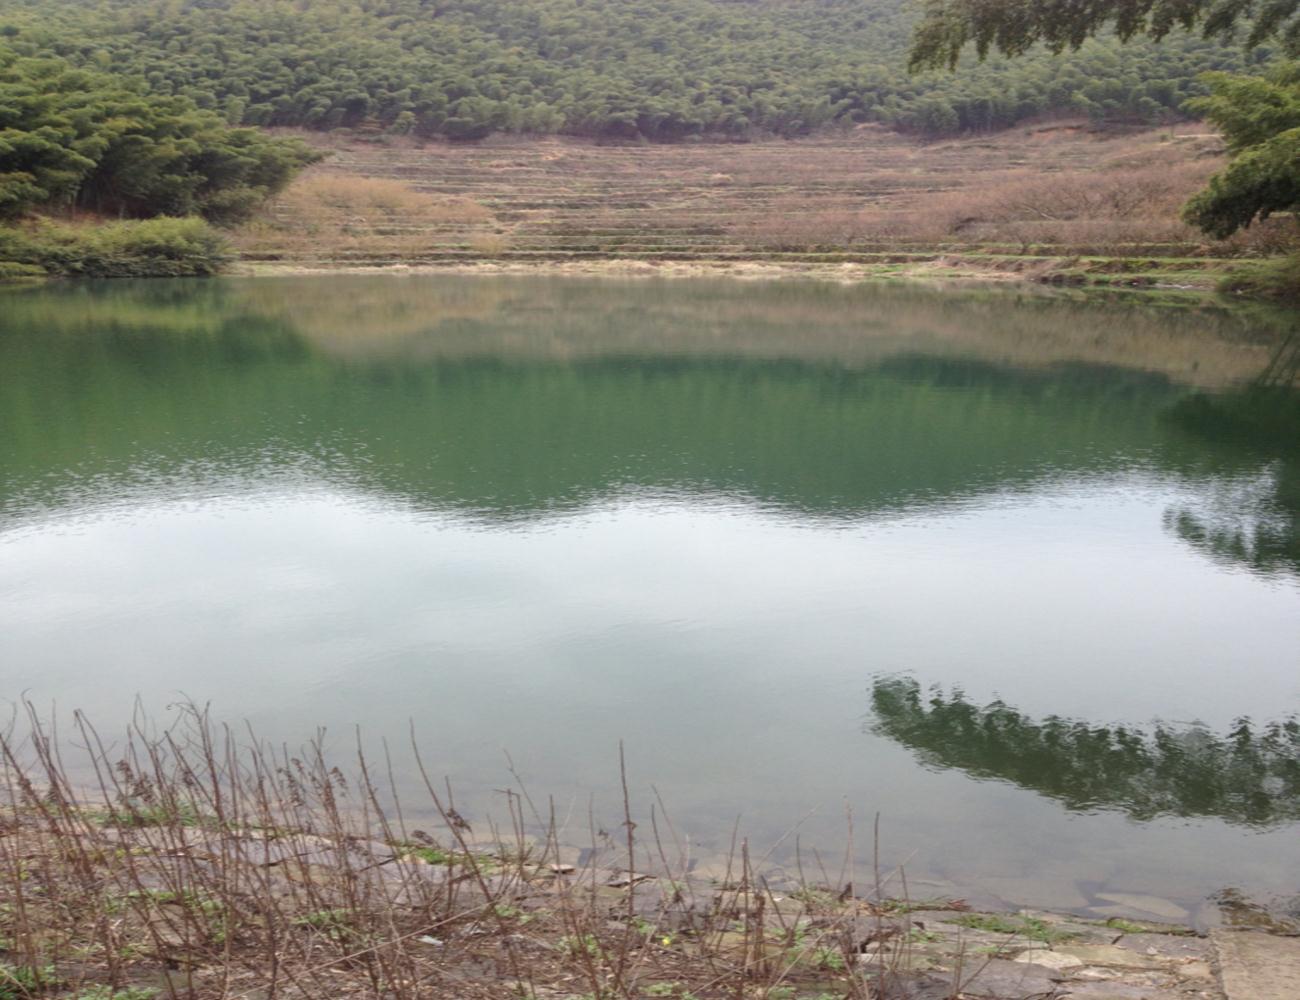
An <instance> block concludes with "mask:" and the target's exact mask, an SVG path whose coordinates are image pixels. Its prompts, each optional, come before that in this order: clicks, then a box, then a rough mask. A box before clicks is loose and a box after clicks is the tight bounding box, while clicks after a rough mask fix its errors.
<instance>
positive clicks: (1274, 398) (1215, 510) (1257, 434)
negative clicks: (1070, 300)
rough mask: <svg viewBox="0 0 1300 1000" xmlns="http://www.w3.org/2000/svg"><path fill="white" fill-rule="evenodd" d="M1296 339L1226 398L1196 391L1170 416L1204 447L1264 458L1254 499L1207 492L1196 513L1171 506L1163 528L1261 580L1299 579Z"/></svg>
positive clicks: (1299, 341) (1299, 352) (1299, 345)
mask: <svg viewBox="0 0 1300 1000" xmlns="http://www.w3.org/2000/svg"><path fill="white" fill-rule="evenodd" d="M1298 383H1300V335H1297V334H1295V333H1293V334H1291V335H1290V336H1289V337H1288V338H1287V339H1286V340H1284V341H1283V342H1282V343H1281V345H1280V346H1279V347H1278V349H1277V351H1276V352H1274V354H1273V357H1272V359H1271V360H1270V361H1269V364H1268V366H1267V367H1266V368H1265V369H1264V371H1262V372H1261V373H1260V374H1259V375H1258V376H1257V377H1255V378H1254V379H1252V380H1251V382H1250V383H1249V384H1247V385H1245V386H1243V387H1242V388H1240V389H1237V390H1235V391H1232V392H1225V393H1219V394H1213V395H1212V394H1209V393H1196V394H1194V395H1192V396H1188V397H1186V398H1185V399H1182V400H1180V401H1179V402H1178V403H1177V404H1176V405H1175V406H1174V407H1173V409H1172V411H1171V413H1170V417H1171V418H1172V420H1173V421H1174V423H1175V424H1176V425H1177V426H1179V427H1180V428H1182V429H1183V430H1185V431H1187V432H1189V433H1191V434H1193V435H1195V436H1196V437H1198V438H1200V439H1201V440H1204V441H1206V442H1208V443H1210V444H1220V445H1222V446H1224V447H1226V448H1230V449H1233V450H1235V451H1238V452H1239V451H1240V450H1241V449H1243V448H1244V449H1246V450H1247V451H1249V452H1250V453H1253V454H1256V455H1258V456H1259V457H1261V458H1263V459H1265V460H1266V461H1267V463H1268V466H1267V477H1266V478H1267V480H1268V481H1267V482H1266V483H1261V484H1260V486H1261V488H1260V489H1259V490H1257V491H1255V492H1254V493H1253V495H1248V496H1247V495H1242V494H1240V493H1239V492H1237V491H1231V490H1230V491H1227V492H1219V493H1215V492H1213V491H1210V492H1209V494H1208V496H1209V497H1210V502H1209V503H1208V504H1206V505H1205V506H1204V507H1202V508H1201V509H1191V508H1187V507H1178V508H1173V509H1170V510H1168V511H1166V512H1165V525H1166V527H1168V528H1169V530H1171V531H1173V532H1174V533H1175V534H1176V535H1177V536H1178V537H1179V538H1181V539H1182V540H1183V541H1185V542H1187V543H1188V544H1190V545H1192V546H1194V547H1195V548H1197V549H1199V550H1200V551H1202V552H1204V553H1205V554H1206V555H1209V556H1210V557H1212V558H1214V559H1218V560H1221V561H1224V562H1229V563H1235V564H1238V565H1243V566H1246V567H1248V568H1249V569H1251V570H1252V571H1254V572H1258V573H1267V574H1278V573H1283V574H1292V575H1300V388H1297V384H1298Z"/></svg>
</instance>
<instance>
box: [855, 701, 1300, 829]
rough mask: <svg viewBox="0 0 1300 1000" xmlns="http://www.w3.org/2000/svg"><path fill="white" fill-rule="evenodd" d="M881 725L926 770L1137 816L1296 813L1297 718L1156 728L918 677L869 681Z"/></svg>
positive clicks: (1247, 818)
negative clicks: (979, 698)
mask: <svg viewBox="0 0 1300 1000" xmlns="http://www.w3.org/2000/svg"><path fill="white" fill-rule="evenodd" d="M871 701H872V708H873V710H874V714H875V721H874V723H873V726H872V728H873V730H874V731H875V732H878V733H880V734H882V735H884V736H887V737H889V738H890V739H892V740H894V741H896V742H898V743H900V744H901V745H903V746H905V747H907V748H909V749H910V750H912V751H914V752H915V753H916V754H917V756H918V757H919V759H920V760H921V762H922V764H924V765H925V766H927V767H930V768H936V769H947V768H958V769H960V770H962V771H965V772H966V773H967V774H969V775H970V776H972V777H974V778H981V779H995V780H1001V781H1008V782H1011V783H1013V784H1016V785H1019V786H1021V787H1022V788H1026V789H1029V790H1031V791H1035V792H1038V793H1039V794H1040V795H1045V796H1047V797H1048V798H1052V799H1055V800H1057V801H1058V802H1061V803H1062V804H1063V805H1064V806H1065V807H1066V808H1067V809H1070V810H1072V811H1087V812H1092V811H1100V810H1116V811H1121V812H1124V813H1126V814H1127V815H1128V816H1130V817H1131V818H1133V819H1138V820H1150V819H1154V818H1156V817H1159V816H1182V817H1217V818H1219V819H1223V820H1226V821H1227V822H1229V823H1235V824H1242V825H1248V826H1255V827H1267V826H1275V825H1278V824H1281V823H1285V822H1289V821H1294V820H1297V819H1300V720H1298V719H1297V718H1296V717H1290V718H1287V719H1283V720H1281V721H1277V722H1270V723H1266V724H1263V725H1260V724H1256V723H1252V721H1251V720H1249V719H1239V720H1238V721H1237V722H1236V723H1235V724H1234V725H1233V726H1232V728H1231V730H1230V731H1228V732H1227V733H1224V734H1219V733H1215V732H1212V731H1211V730H1209V729H1208V728H1206V727H1204V726H1199V725H1190V726H1181V727H1179V726H1169V725H1163V724H1156V725H1155V726H1153V727H1152V728H1151V729H1150V730H1148V731H1144V730H1142V729H1138V728H1134V727H1128V726H1100V725H1092V724H1090V723H1087V722H1082V721H1079V720H1076V719H1067V718H1061V717H1058V716H1048V717H1047V718H1045V719H1041V720H1035V719H1032V718H1030V717H1029V716H1027V715H1024V714H1022V713H1021V712H1018V711H1016V710H1015V709H1014V708H1012V707H1010V706H1009V705H1007V704H1005V703H1004V702H1002V701H994V702H992V703H990V704H988V705H985V706H983V707H981V706H978V705H974V704H972V703H971V702H969V701H967V700H966V698H965V697H964V696H963V694H962V693H961V692H960V691H953V692H952V694H950V695H945V694H944V693H943V692H942V691H940V690H937V689H934V690H931V691H930V692H929V693H928V694H924V693H923V692H922V690H921V686H920V685H919V684H918V683H917V682H916V681H915V680H912V679H911V678H906V677H889V678H881V679H878V680H877V681H876V682H875V683H874V684H873V686H872V692H871Z"/></svg>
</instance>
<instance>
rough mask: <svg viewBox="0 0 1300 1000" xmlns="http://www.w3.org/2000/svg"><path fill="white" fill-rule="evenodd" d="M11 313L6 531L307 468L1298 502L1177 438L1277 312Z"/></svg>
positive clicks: (327, 302) (540, 300) (349, 287)
mask: <svg viewBox="0 0 1300 1000" xmlns="http://www.w3.org/2000/svg"><path fill="white" fill-rule="evenodd" d="M5 307H6V308H5V310H4V313H3V319H2V320H0V421H3V425H4V426H5V428H6V440H5V442H4V443H3V445H0V473H2V474H3V479H2V481H3V484H4V485H3V486H0V504H3V506H4V509H8V510H9V511H10V512H11V513H12V512H14V511H15V510H33V509H35V508H38V507H48V506H55V507H57V506H64V505H74V506H82V505H85V504H94V503H96V502H98V500H99V497H101V496H105V495H113V496H117V497H120V496H121V494H122V493H123V491H124V490H125V491H128V492H129V491H131V490H136V491H137V492H144V493H147V494H148V495H150V496H167V495H175V494H177V493H179V492H194V491H200V492H201V491H203V490H204V489H209V490H210V489H223V490H228V489H231V488H236V489H256V488H259V487H261V486H262V485H264V484H266V483H268V482H274V481H275V480H276V479H277V477H281V478H283V477H284V476H290V477H292V476H294V475H306V476H308V477H312V478H317V479H321V478H323V479H325V480H326V481H328V482H330V483H332V484H335V485H338V486H341V487H345V488H353V489H358V490H361V491H363V492H366V493H370V494H376V495H381V496H384V497H387V498H390V499H391V500H393V501H395V502H398V503H401V504H404V505H410V506H412V507H415V508H417V509H421V510H430V511H454V512H456V513H457V514H459V515H461V516H471V517H476V518H483V519H487V520H499V519H507V520H517V519H528V518H536V517H541V516H546V515H548V514H552V513H556V512H562V511H567V510H573V509H576V508H580V507H582V506H584V505H588V504H591V503H594V502H597V501H599V500H600V499H601V498H603V497H608V496H611V495H617V494H620V493H623V492H626V491H629V490H630V491H637V490H650V491H663V490H668V491H675V492H681V493H691V494H704V495H722V496H730V497H740V498H744V499H747V500H750V501H753V502H757V503H759V504H762V505H770V506H772V507H775V508H778V509H781V510H786V511H791V512H797V513H798V514H800V515H801V516H813V517H829V518H856V517H861V516H866V515H871V514H874V513H879V512H896V511H901V510H909V511H910V510H916V509H919V508H923V507H932V506H936V505H945V504H952V503H954V502H962V501H964V500H967V499H969V498H972V497H977V496H981V495H988V494H992V493H998V492H1005V491H1015V490H1021V489H1026V488H1030V487H1031V486H1033V485H1034V484H1041V483H1043V482H1049V481H1053V480H1059V479H1061V478H1070V477H1096V476H1106V475H1114V474H1116V473H1118V472H1122V471H1123V470H1124V469H1125V468H1126V463H1129V464H1136V465H1140V466H1142V467H1143V468H1153V469H1155V470H1156V471H1158V472H1160V473H1162V474H1168V475H1171V476H1174V477H1178V478H1180V479H1186V481H1187V482H1189V483H1191V484H1192V487H1193V491H1194V492H1196V493H1197V495H1198V496H1201V495H1205V496H1208V495H1210V492H1212V491H1211V490H1210V487H1211V486H1213V485H1215V484H1223V483H1227V484H1229V486H1232V487H1233V488H1236V486H1239V485H1240V484H1241V483H1253V484H1259V483H1263V484H1264V485H1263V490H1264V492H1265V493H1267V491H1268V490H1269V489H1272V486H1273V484H1274V483H1275V482H1284V481H1285V480H1284V479H1282V478H1279V477H1278V476H1277V475H1276V474H1275V471H1274V470H1273V466H1271V465H1269V464H1268V460H1265V459H1261V458H1260V457H1259V456H1257V455H1255V454H1253V453H1251V454H1246V455H1244V456H1243V455H1242V454H1241V449H1236V448H1220V447H1216V446H1214V444H1213V442H1207V441H1206V440H1205V439H1204V438H1203V436H1201V437H1194V436H1192V435H1190V434H1189V433H1187V432H1186V431H1185V430H1184V429H1182V428H1180V427H1179V426H1177V425H1172V424H1169V423H1168V422H1166V421H1164V420H1162V419H1161V414H1162V413H1163V412H1164V411H1165V410H1167V409H1168V408H1169V407H1170V406H1171V405H1172V404H1173V403H1174V402H1175V401H1176V400H1177V399H1178V398H1179V397H1180V396H1181V395H1182V394H1183V393H1184V392H1185V390H1184V389H1182V388H1181V387H1180V383H1181V382H1184V381H1190V382H1192V383H1194V384H1196V385H1202V386H1220V385H1223V384H1225V383H1229V382H1234V381H1240V380H1241V379H1242V378H1244V377H1246V376H1247V375H1253V374H1254V373H1256V372H1258V371H1259V370H1260V369H1261V368H1262V367H1263V366H1264V365H1265V364H1266V363H1267V362H1268V359H1269V356H1270V350H1272V348H1271V346H1270V341H1269V337H1268V330H1269V329H1271V327H1270V325H1269V324H1270V323H1272V322H1273V320H1272V319H1270V318H1269V317H1270V316H1271V315H1272V314H1255V313H1243V312H1240V311H1234V310H1225V309H1217V308H1208V307H1207V308H1184V309H1176V310H1167V309H1166V310H1155V309H1148V308H1142V307H1132V306H1128V305H1122V304H1117V303H1109V304H1107V303H1103V304H1099V305H1098V304H1090V303H1086V302H1077V301H1071V300H1060V299H1057V298H1055V297H1051V296H1040V295H1025V294H1012V293H1007V292H1005V291H1000V290H994V291H990V292H977V293H942V294H940V293H935V292H933V291H928V290H925V289H918V288H915V287H909V286H894V287H890V286H871V287H861V286H859V287H848V286H845V287H840V286H832V285H810V284H797V283H790V284H781V283H777V284H743V283H737V282H710V281H698V282H697V281H668V282H664V281H627V282H601V281H573V280H567V281H566V280H546V279H524V278H515V277H511V278H502V279H478V278H475V279H464V278H461V279H447V278H437V279H427V278H409V279H398V278H393V277H380V278H364V277H361V278H357V277H341V278H312V279H275V280H269V279H268V280H254V281H232V282H181V281H176V282H160V283H143V284H129V283H128V284H113V285H108V286H104V285H100V286H96V285H79V286H69V287H66V288H51V289H34V290H27V291H22V292H10V293H6V295H5ZM1281 509H1282V510H1283V514H1282V515H1277V516H1274V517H1273V518H1272V520H1270V521H1268V524H1269V525H1270V526H1271V527H1270V529H1269V530H1274V531H1279V532H1281V535H1280V536H1279V537H1280V538H1281V542H1280V544H1281V545H1283V546H1284V547H1285V545H1288V544H1292V542H1291V541H1289V540H1293V539H1294V537H1295V532H1296V527H1295V524H1296V519H1295V518H1294V516H1291V517H1290V519H1289V520H1287V517H1286V516H1285V511H1286V510H1291V511H1294V509H1295V508H1294V506H1292V507H1289V508H1287V507H1286V506H1285V504H1283V505H1282V508H1281Z"/></svg>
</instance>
